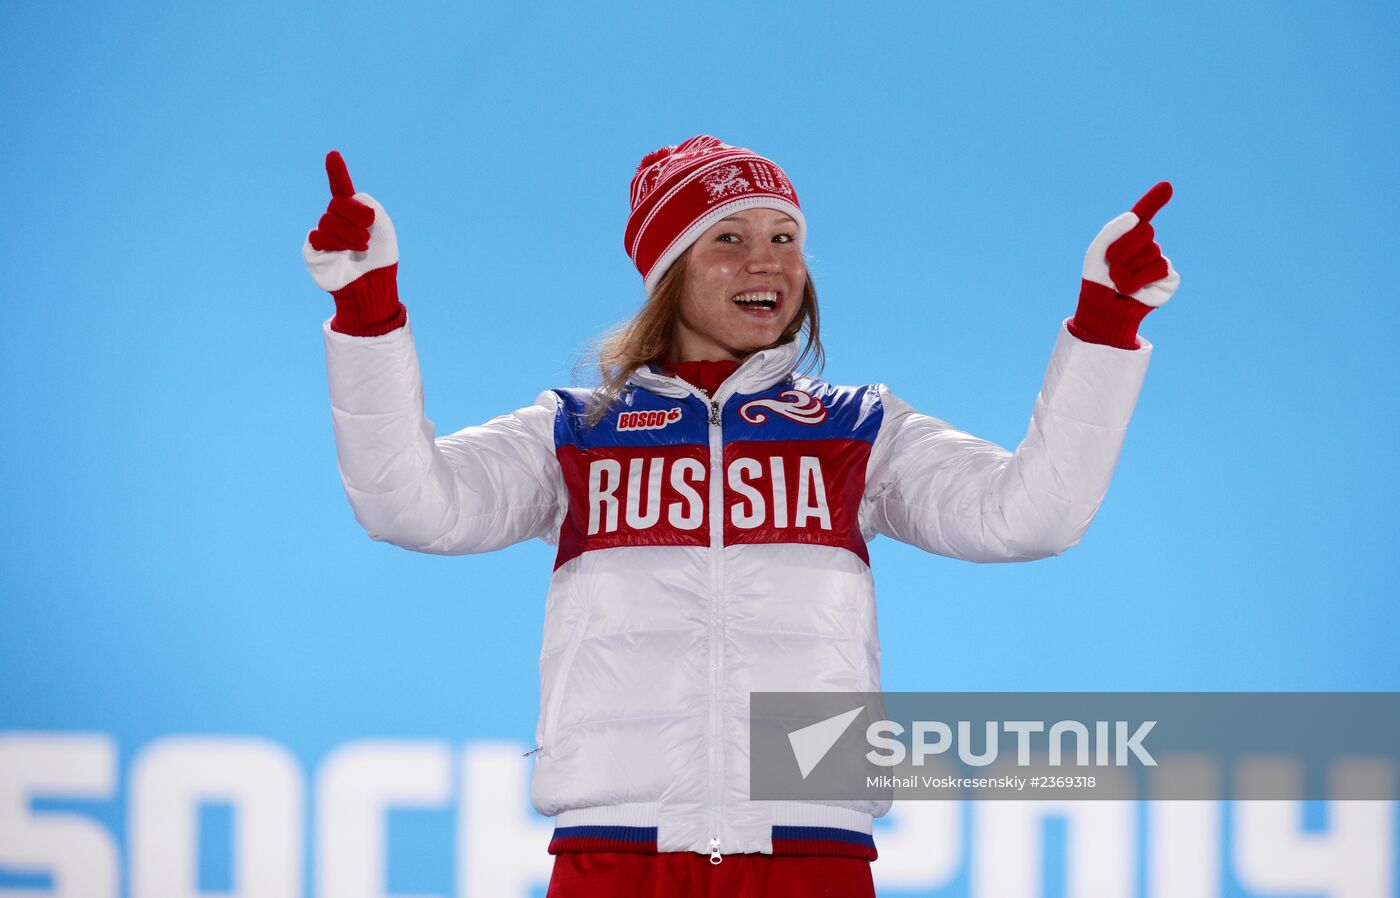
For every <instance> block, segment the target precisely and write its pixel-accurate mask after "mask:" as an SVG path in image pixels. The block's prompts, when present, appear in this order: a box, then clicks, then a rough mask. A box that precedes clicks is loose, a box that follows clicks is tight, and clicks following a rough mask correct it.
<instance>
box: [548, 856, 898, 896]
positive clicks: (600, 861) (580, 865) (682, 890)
mask: <svg viewBox="0 0 1400 898" xmlns="http://www.w3.org/2000/svg"><path fill="white" fill-rule="evenodd" d="M814 895H822V896H826V898H875V882H874V880H873V879H872V878H871V875H870V862H869V861H867V860H862V859H860V858H847V857H805V856H794V857H783V856H778V857H775V856H773V855H771V854H731V855H726V856H725V858H724V861H723V862H722V863H719V864H711V863H710V857H709V855H706V854H697V853H695V852H692V851H677V852H665V853H663V854H625V853H622V852H568V853H564V854H558V855H555V856H554V873H553V874H552V875H551V876H550V879H549V892H548V895H547V898H710V896H714V898H719V896H723V898H811V896H814Z"/></svg>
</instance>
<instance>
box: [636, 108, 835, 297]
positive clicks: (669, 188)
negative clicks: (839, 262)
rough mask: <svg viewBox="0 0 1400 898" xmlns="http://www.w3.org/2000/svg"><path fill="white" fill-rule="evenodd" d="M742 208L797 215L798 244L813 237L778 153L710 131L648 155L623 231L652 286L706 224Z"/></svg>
mask: <svg viewBox="0 0 1400 898" xmlns="http://www.w3.org/2000/svg"><path fill="white" fill-rule="evenodd" d="M741 209H777V210H778V211H780V212H785V213H787V214H788V215H791V216H792V218H793V221H796V222H797V246H798V248H799V249H800V248H801V247H802V245H803V244H804V243H805V242H806V239H807V221H806V219H804V218H803V217H802V208H801V207H800V206H799V205H798V204H797V192H796V191H795V190H793V189H792V182H791V181H789V180H788V177H787V175H785V174H784V173H783V170H782V169H781V168H779V167H778V166H777V165H776V164H774V163H773V162H772V161H771V160H768V159H764V158H763V157H762V156H760V155H758V154H757V153H755V152H754V151H752V150H746V149H744V148H743V147H731V146H730V145H729V144H727V143H723V142H721V141H719V140H717V139H715V138H713V137H708V136H706V135H704V134H701V135H699V136H696V137H692V138H690V139H689V140H687V141H686V142H685V143H682V144H680V145H679V146H673V147H662V148H661V149H659V150H657V151H656V152H655V153H649V154H647V156H646V157H645V158H644V159H642V164H641V165H639V166H637V174H636V175H635V176H633V178H632V214H631V215H630V216H629V217H628V219H627V232H626V234H625V236H624V238H623V245H624V246H625V248H626V249H627V255H628V256H630V257H631V259H632V262H633V263H634V264H635V265H636V266H637V270H638V271H640V272H641V273H642V279H643V280H644V281H645V282H646V287H647V293H651V291H652V290H654V289H656V285H657V284H658V283H659V282H660V281H661V278H662V276H663V275H664V274H665V273H666V270H667V269H668V268H670V267H671V263H672V262H674V261H676V259H677V258H679V257H680V255H681V253H683V252H685V251H686V249H687V248H689V247H690V245H691V244H692V243H694V242H695V241H696V240H697V239H699V237H700V235H701V234H703V233H704V232H705V229H706V228H708V227H710V226H711V225H713V224H714V223H715V222H717V221H719V220H720V219H721V218H727V217H729V216H730V215H733V214H734V213H735V212H738V211H739V210H741Z"/></svg>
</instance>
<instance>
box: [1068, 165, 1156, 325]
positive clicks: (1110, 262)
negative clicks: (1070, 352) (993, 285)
mask: <svg viewBox="0 0 1400 898" xmlns="http://www.w3.org/2000/svg"><path fill="white" fill-rule="evenodd" d="M1171 198H1172V185H1171V184H1170V183H1169V182H1167V181H1159V182H1158V183H1157V184H1155V185H1153V187H1152V188H1151V189H1150V190H1148V191H1147V193H1145V194H1143V195H1142V198H1141V199H1139V200H1138V201H1137V202H1136V203H1134V204H1133V208H1132V211H1130V212H1124V213H1123V214H1122V215H1120V216H1118V217H1117V218H1115V219H1113V220H1112V221H1110V222H1109V223H1108V224H1106V225H1104V226H1103V229H1102V230H1100V231H1099V233H1098V236H1097V237H1095V238H1094V241H1093V243H1091V244H1089V251H1088V252H1087V253H1085V254H1084V274H1083V280H1082V281H1081V282H1080V288H1079V308H1078V309H1077V310H1076V311H1075V314H1074V319H1073V320H1072V321H1070V323H1069V330H1070V333H1072V334H1074V335H1075V336H1076V337H1078V338H1080V339H1081V340H1085V341H1087V342H1090V343H1102V344H1106V345H1109V346H1117V347H1119V348H1120V349H1136V348H1137V346H1138V341H1137V328H1138V324H1139V323H1140V322H1141V321H1142V319H1143V317H1144V316H1146V315H1147V313H1148V312H1150V311H1152V310H1153V309H1154V308H1156V307H1157V306H1160V305H1162V304H1163V303H1165V302H1166V301H1167V300H1169V299H1171V298H1172V294H1173V293H1175V292H1176V288H1177V285H1178V284H1179V283H1180V282H1181V277H1180V275H1178V274H1177V273H1176V269H1175V268H1173V267H1172V263H1171V260H1170V259H1168V258H1167V257H1166V256H1164V255H1162V248H1161V247H1160V246H1158V245H1157V242H1156V240H1155V239H1154V238H1155V236H1156V232H1155V231H1154V230H1153V228H1152V218H1153V216H1155V215H1156V214H1157V213H1158V212H1159V211H1161V209H1162V207H1163V206H1165V205H1166V204H1167V201H1168V200H1170V199H1171Z"/></svg>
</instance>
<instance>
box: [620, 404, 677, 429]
mask: <svg viewBox="0 0 1400 898" xmlns="http://www.w3.org/2000/svg"><path fill="white" fill-rule="evenodd" d="M680 419H681V410H680V407H679V406H677V407H675V408H666V409H657V410H655V411H649V412H622V413H621V414H619V415H618V416H617V429H618V430H660V429H661V428H663V427H665V426H666V425H667V424H675V423H676V422H677V421H679V420H680Z"/></svg>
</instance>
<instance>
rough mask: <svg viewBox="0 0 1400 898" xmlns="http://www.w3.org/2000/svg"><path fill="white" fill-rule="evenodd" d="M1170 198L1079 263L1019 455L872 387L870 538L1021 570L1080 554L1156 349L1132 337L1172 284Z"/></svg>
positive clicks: (1145, 205) (1147, 205) (1118, 223)
mask: <svg viewBox="0 0 1400 898" xmlns="http://www.w3.org/2000/svg"><path fill="white" fill-rule="evenodd" d="M1170 197H1171V185H1169V184H1167V183H1166V182H1162V183H1161V184H1158V185H1156V186H1155V187H1153V188H1152V189H1151V190H1149V191H1148V192H1147V194H1146V195H1145V196H1144V197H1143V198H1142V199H1141V200H1139V201H1138V203H1137V204H1136V205H1135V206H1134V207H1133V211H1131V212H1125V213H1123V214H1122V215H1120V216H1118V217H1117V218H1115V219H1114V220H1113V221H1111V222H1109V223H1108V224H1107V225H1105V226H1104V228H1103V229H1102V230H1101V231H1100V232H1099V234H1098V236H1097V237H1095V239H1094V241H1093V243H1092V244H1090V247H1089V251H1088V253H1086V255H1085V260H1084V273H1083V280H1082V282H1081V289H1080V300H1079V308H1078V310H1077V311H1076V312H1075V317H1074V318H1073V319H1070V320H1067V321H1066V322H1065V324H1064V326H1063V327H1061V330H1060V335H1059V338H1058V340H1057V341H1056V343H1055V348H1054V350H1053V352H1052V353H1051V357H1050V365H1049V368H1048V369H1047V371H1046V373H1045V379H1044V382H1043V383H1042V385H1041V389H1040V394H1039V395H1038V396H1037V397H1036V402H1035V408H1034V410H1033V412H1032V414H1031V421H1030V427H1029V428H1028V430H1027V432H1026V436H1025V438H1024V439H1023V440H1022V441H1021V444H1020V445H1019V446H1018V447H1017V448H1016V451H1015V452H1008V451H1007V450H1006V449H1004V448H1002V447H1001V446H998V445H996V444H995V443H990V442H987V441H986V440H981V439H978V438H977V437H974V436H972V435H970V434H967V433H964V432H962V431H960V430H957V429H956V428H953V427H951V426H950V425H948V424H946V423H945V422H943V421H940V420H938V419H937V418H931V417H929V416H927V415H921V414H919V413H917V412H915V411H914V410H913V409H912V408H910V407H909V405H908V404H907V403H905V402H903V401H901V400H900V399H899V398H898V397H896V396H894V395H893V394H891V393H890V392H889V391H888V390H887V389H885V388H884V387H881V400H882V403H883V406H884V421H883V423H882V426H881V428H880V433H879V436H878V437H877V439H876V441H875V446H874V448H873V451H872V452H871V460H870V467H869V470H868V471H867V478H866V483H867V486H866V495H865V503H864V505H863V508H862V514H863V518H864V524H865V527H866V530H867V532H871V531H873V532H878V533H884V534H886V535H887V536H891V537H893V538H895V539H898V540H901V541H902V542H907V543H911V544H913V545H916V546H919V547H920V548H923V549H925V550H927V551H930V552H936V553H938V554H940V555H948V556H951V557H954V558H963V559H967V560H969V561H1029V560H1032V559H1036V558H1044V557H1045V556H1047V555H1057V554H1059V553H1060V552H1063V551H1064V550H1065V549H1068V548H1070V547H1071V546H1073V545H1075V544H1076V543H1078V542H1079V540H1080V538H1081V537H1082V536H1083V535H1084V531H1085V530H1086V529H1087V528H1088V526H1089V522H1090V521H1092V520H1093V518H1094V514H1095V513H1096V512H1097V511H1098V507H1099V504H1100V503H1101V502H1102V501H1103V497H1104V495H1105V493H1106V492H1107V491H1108V484H1109V481H1110V480H1111V479H1112V477H1113V469H1114V467H1115V465H1116V464H1117V462H1118V453H1119V451H1120V449H1121V448H1122V446H1123V439H1124V437H1125V435H1126V432H1127V427H1128V420H1129V419H1130V418H1131V417H1132V412H1133V407H1134V405H1135V404H1136V403H1137V397H1138V392H1139V390H1141V388H1142V382H1143V378H1144V377H1145V376H1146V374H1147V365H1148V360H1149V358H1150V357H1151V353H1152V345H1151V344H1150V343H1148V342H1147V341H1145V340H1143V339H1141V338H1140V337H1138V336H1137V327H1138V323H1139V322H1140V321H1141V320H1142V318H1143V316H1145V315H1146V314H1147V313H1148V312H1149V311H1151V310H1152V309H1153V308H1155V307H1156V306H1160V305H1162V304H1163V303H1165V302H1166V301H1167V300H1168V299H1170V298H1171V295H1172V293H1173V292H1174V291H1175V290H1176V286H1177V283H1178V282H1179V278H1178V276H1177V274H1176V271H1175V269H1174V268H1172V266H1171V263H1170V262H1169V261H1168V260H1167V259H1166V258H1165V257H1164V256H1162V253H1161V248H1160V247H1158V246H1157V244H1156V242H1155V241H1154V240H1153V232H1152V226H1151V224H1150V223H1149V222H1150V220H1151V218H1152V216H1153V215H1154V214H1155V213H1156V212H1157V211H1158V210H1159V209H1160V208H1161V207H1162V205H1164V204H1165V203H1166V201H1167V200H1168V199H1169V198H1170Z"/></svg>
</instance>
